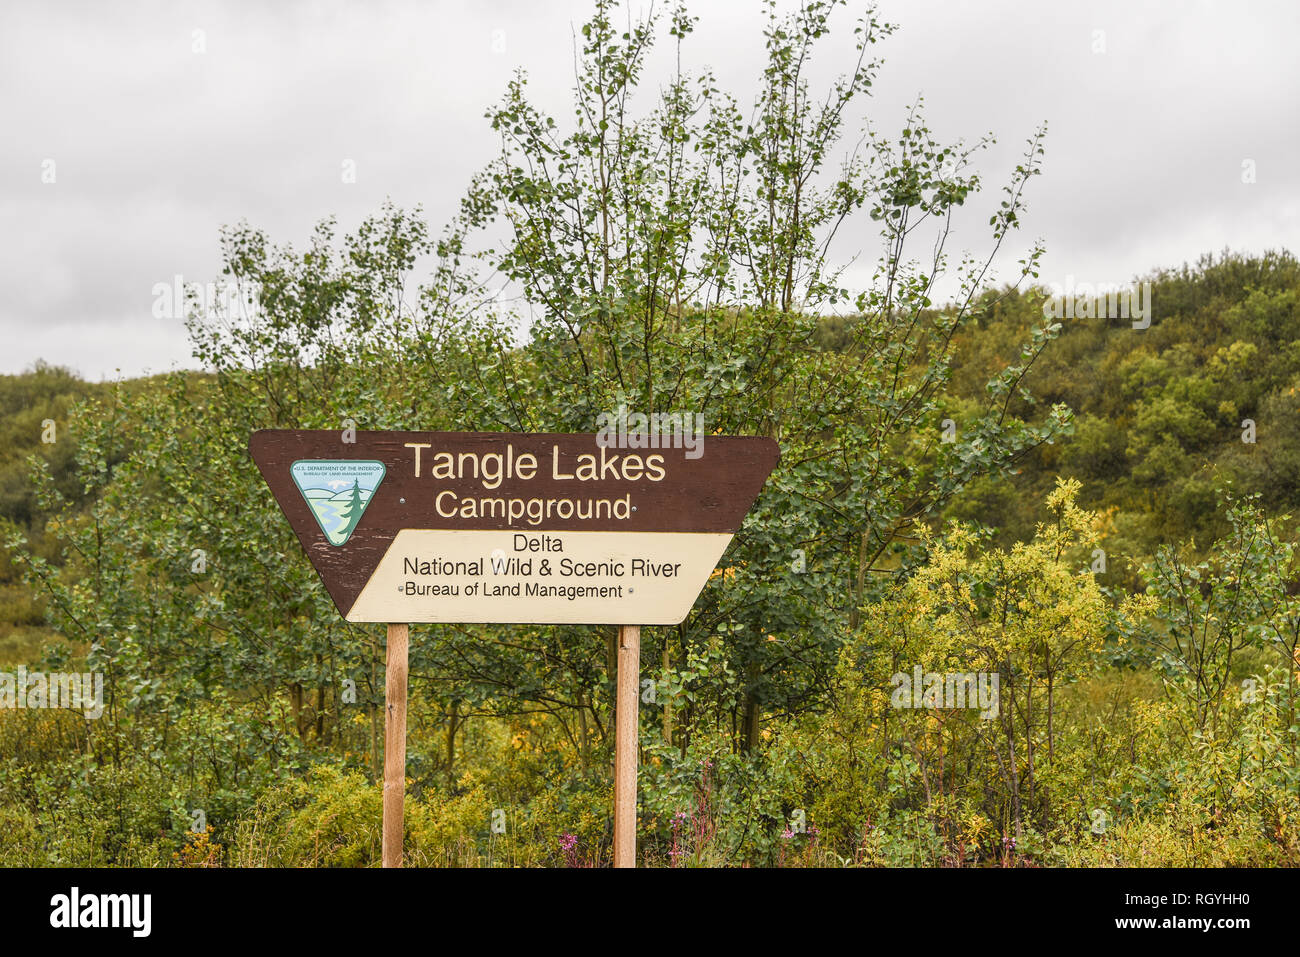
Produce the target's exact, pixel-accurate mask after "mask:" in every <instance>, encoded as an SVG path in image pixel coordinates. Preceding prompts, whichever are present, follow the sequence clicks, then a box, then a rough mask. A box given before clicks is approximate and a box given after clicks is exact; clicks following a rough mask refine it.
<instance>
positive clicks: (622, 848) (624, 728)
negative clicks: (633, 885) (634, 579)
mask: <svg viewBox="0 0 1300 957" xmlns="http://www.w3.org/2000/svg"><path fill="white" fill-rule="evenodd" d="M640 700H641V626H640V625H620V626H619V629H618V693H617V698H616V700H615V705H614V708H615V711H614V720H615V724H616V727H615V732H614V866H615V867H636V754H637V743H638V734H637V730H638V728H639V723H638V720H637V718H638V709H639V707H640Z"/></svg>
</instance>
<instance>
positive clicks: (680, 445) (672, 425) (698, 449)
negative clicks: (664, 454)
mask: <svg viewBox="0 0 1300 957" xmlns="http://www.w3.org/2000/svg"><path fill="white" fill-rule="evenodd" d="M596 444H597V445H599V446H600V447H601V448H602V449H685V450H686V457H687V458H688V459H698V458H699V457H700V456H702V455H703V454H704V413H703V412H652V413H649V414H647V413H645V412H628V410H627V407H626V406H622V405H620V406H619V407H618V409H616V410H615V411H613V412H602V413H600V415H598V416H596Z"/></svg>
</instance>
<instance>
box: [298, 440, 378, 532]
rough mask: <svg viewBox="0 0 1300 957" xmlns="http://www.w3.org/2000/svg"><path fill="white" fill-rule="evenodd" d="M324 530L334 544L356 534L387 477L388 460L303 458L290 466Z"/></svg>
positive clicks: (303, 494)
mask: <svg viewBox="0 0 1300 957" xmlns="http://www.w3.org/2000/svg"><path fill="white" fill-rule="evenodd" d="M289 473H290V474H291V475H292V476H293V481H294V484H295V485H297V486H298V491H299V492H301V493H302V497H303V498H304V499H306V500H307V505H308V506H309V507H310V508H311V513H312V514H313V515H315V516H316V522H317V524H318V525H320V530H321V531H322V532H324V533H325V538H326V539H328V541H329V543H330V544H331V545H342V544H343V543H344V542H346V541H347V540H348V539H349V538H351V537H352V532H353V531H354V530H355V529H356V527H357V523H358V522H360V521H361V516H362V515H363V514H365V511H366V506H367V505H369V504H370V499H371V498H372V497H373V496H374V494H375V489H377V488H379V483H380V482H382V481H383V480H384V463H383V462H375V461H356V460H345V459H300V460H299V461H297V462H294V463H293V465H292V466H290V468H289Z"/></svg>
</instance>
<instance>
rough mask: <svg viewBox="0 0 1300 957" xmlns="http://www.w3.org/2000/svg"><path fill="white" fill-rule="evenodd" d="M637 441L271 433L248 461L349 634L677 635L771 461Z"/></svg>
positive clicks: (737, 447)
mask: <svg viewBox="0 0 1300 957" xmlns="http://www.w3.org/2000/svg"><path fill="white" fill-rule="evenodd" d="M345 439H351V440H352V441H345ZM650 442H654V443H655V445H656V446H657V445H658V444H660V443H659V439H658V437H656V436H651V435H636V434H633V435H631V436H624V437H623V439H622V440H621V441H619V442H617V443H613V442H611V441H610V440H609V437H608V436H598V435H594V434H590V435H589V434H567V433H524V434H515V433H504V432H364V431H362V432H352V433H345V432H340V431H300V430H279V429H275V430H264V431H260V432H255V433H254V434H253V436H252V438H251V439H250V441H249V451H250V453H251V454H252V457H253V461H254V462H255V463H256V464H257V467H258V469H259V470H260V471H261V473H262V476H263V477H264V478H265V479H266V482H267V485H269V486H270V489H271V492H272V494H273V495H274V496H275V500H276V502H277V503H278V504H279V506H280V508H281V510H282V511H283V512H284V514H285V517H286V518H288V520H289V524H290V526H291V527H292V528H293V530H294V532H295V533H296V534H297V536H298V540H299V542H301V543H302V547H303V549H304V550H305V551H306V552H307V555H308V557H309V558H310V560H311V563H312V565H313V566H314V567H315V569H316V571H317V573H318V574H319V575H320V577H321V581H322V582H323V583H324V585H325V588H326V590H327V591H328V592H329V594H330V597H331V598H332V599H333V600H334V604H335V605H336V606H337V607H338V610H339V612H340V614H342V615H343V616H344V617H345V618H346V619H347V620H349V621H354V622H367V621H370V622H502V623H506V622H532V623H539V624H552V623H555V624H558V623H569V624H646V625H654V624H676V623H677V622H680V621H682V620H683V619H684V618H685V617H686V615H687V613H688V612H689V611H690V607H691V605H692V604H693V603H694V601H695V598H696V597H697V596H698V594H699V592H700V590H701V589H702V588H703V587H704V584H705V583H706V582H707V581H708V578H709V575H710V574H711V573H712V572H713V569H714V567H715V565H716V564H717V562H718V560H719V559H720V558H721V556H722V553H723V552H724V551H725V549H726V547H727V545H728V543H729V542H730V541H731V537H732V535H733V534H734V533H735V532H736V531H737V529H739V528H740V525H741V522H742V521H743V520H744V517H745V513H746V512H747V511H748V510H749V508H750V506H751V505H752V504H753V502H754V500H755V498H757V497H758V493H759V491H760V490H761V489H762V487H763V483H764V482H765V481H766V480H767V477H768V475H769V474H770V473H771V471H772V469H773V468H775V466H776V464H777V461H778V459H779V458H780V451H779V449H778V447H777V444H776V442H775V441H774V440H772V439H766V438H741V437H734V436H701V437H699V438H698V441H697V443H696V444H695V445H693V446H691V447H684V446H683V444H682V443H680V442H678V443H677V444H676V445H673V444H672V443H670V442H668V441H667V437H666V436H665V437H664V441H663V443H662V444H663V445H664V446H665V447H662V448H661V447H655V446H651V445H649V444H648V443H650ZM615 445H617V446H618V447H614V446H615Z"/></svg>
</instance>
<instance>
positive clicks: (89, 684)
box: [0, 665, 104, 721]
mask: <svg viewBox="0 0 1300 957" xmlns="http://www.w3.org/2000/svg"><path fill="white" fill-rule="evenodd" d="M0 708H24V709H25V708H32V709H39V708H68V709H69V710H72V711H80V712H82V713H83V714H84V715H85V716H86V717H87V718H88V719H90V720H92V721H93V720H95V719H96V718H99V717H100V716H101V715H103V713H104V676H103V675H102V674H101V673H99V672H95V673H94V674H90V673H86V674H77V673H76V672H72V673H63V672H54V673H48V674H47V673H46V672H43V671H28V670H27V669H26V668H25V667H23V666H22V665H19V666H18V670H17V671H15V672H8V671H0Z"/></svg>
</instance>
